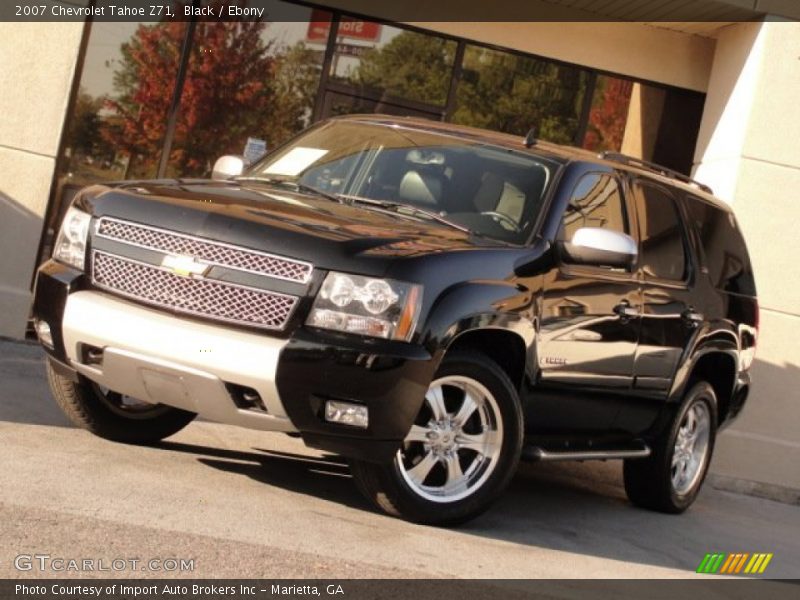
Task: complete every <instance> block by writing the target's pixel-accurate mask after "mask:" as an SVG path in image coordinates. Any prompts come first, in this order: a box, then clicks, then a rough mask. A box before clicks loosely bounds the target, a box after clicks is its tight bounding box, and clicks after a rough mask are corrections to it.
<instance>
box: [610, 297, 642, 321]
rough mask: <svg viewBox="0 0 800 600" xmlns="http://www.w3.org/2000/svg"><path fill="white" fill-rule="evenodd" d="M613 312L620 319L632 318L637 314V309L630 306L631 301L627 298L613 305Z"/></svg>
mask: <svg viewBox="0 0 800 600" xmlns="http://www.w3.org/2000/svg"><path fill="white" fill-rule="evenodd" d="M614 313H615V314H616V315H617V316H619V318H620V319H632V318H633V317H638V316H639V311H638V310H636V308H634V307H633V306H631V303H630V302H628V301H627V300H623V301H622V302H620V303H619V304H617V305H616V306H615V307H614Z"/></svg>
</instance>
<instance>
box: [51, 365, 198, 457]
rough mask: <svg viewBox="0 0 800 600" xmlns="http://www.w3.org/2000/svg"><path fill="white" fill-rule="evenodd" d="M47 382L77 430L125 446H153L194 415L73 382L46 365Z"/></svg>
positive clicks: (81, 381) (89, 383)
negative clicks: (84, 430) (88, 432)
mask: <svg viewBox="0 0 800 600" xmlns="http://www.w3.org/2000/svg"><path fill="white" fill-rule="evenodd" d="M47 380H48V383H49V384H50V390H51V392H52V393H53V396H54V397H55V399H56V402H57V403H58V405H59V407H61V410H62V411H64V414H65V415H67V417H68V418H69V420H70V421H72V423H73V424H75V425H76V426H78V427H80V428H82V429H86V430H87V431H90V432H91V433H93V434H95V435H97V436H99V437H102V438H105V439H107V440H112V441H114V442H123V443H125V444H154V443H155V442H158V441H160V440H163V439H164V438H167V437H169V436H171V435H173V434H175V433H178V432H179V431H180V430H181V429H183V428H184V427H186V426H187V425H188V424H189V423H191V422H192V420H193V419H194V418H195V417H196V416H197V415H196V414H195V413H192V412H187V411H185V410H180V409H178V408H172V407H170V406H165V405H163V404H149V403H146V402H142V401H139V400H135V399H133V398H130V397H129V396H123V395H122V394H118V393H117V392H113V391H111V390H108V389H105V388H102V387H100V386H99V385H97V384H96V383H94V382H92V381H89V380H88V379H85V378H84V377H81V376H80V375H79V376H78V381H73V380H71V379H69V378H67V377H64V376H62V375H60V374H59V373H57V372H56V371H55V370H54V369H53V367H52V365H51V364H50V362H49V361H48V362H47Z"/></svg>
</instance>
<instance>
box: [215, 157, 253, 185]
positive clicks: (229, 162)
mask: <svg viewBox="0 0 800 600" xmlns="http://www.w3.org/2000/svg"><path fill="white" fill-rule="evenodd" d="M244 167H245V164H244V158H242V157H241V156H233V155H232V154H226V155H225V156H221V157H220V158H218V159H217V162H215V163H214V169H213V170H212V171H211V179H216V180H218V181H224V180H226V179H231V178H232V177H237V176H238V175H241V174H242V173H243V172H244Z"/></svg>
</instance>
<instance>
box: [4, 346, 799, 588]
mask: <svg viewBox="0 0 800 600" xmlns="http://www.w3.org/2000/svg"><path fill="white" fill-rule="evenodd" d="M0 381H2V385H0V539H2V540H3V543H2V545H0V577H16V576H48V577H55V576H59V575H61V574H59V573H46V574H44V573H38V572H36V571H35V570H33V571H28V572H19V571H17V570H16V569H15V568H14V564H13V561H14V558H15V557H16V556H18V555H20V554H34V553H46V554H49V555H51V556H54V557H59V556H60V557H65V558H79V557H80V558H85V557H88V558H98V559H99V558H104V559H106V560H107V561H110V560H112V559H114V558H118V557H123V558H128V557H130V558H134V557H135V558H139V559H148V558H161V559H165V558H189V559H194V561H195V570H194V571H193V572H187V573H183V574H181V575H183V576H187V577H188V576H192V577H278V576H282V577H492V578H529V577H545V578H569V577H609V578H611V577H614V578H617V577H618V578H628V577H659V578H662V577H663V578H671V577H687V576H694V573H693V571H694V569H695V568H696V567H697V565H698V564H699V562H700V560H701V559H702V558H703V556H704V554H705V553H706V552H772V553H774V555H775V556H774V558H773V561H772V563H771V564H770V566H769V569H768V571H767V573H766V575H768V576H771V577H792V578H798V577H800V507H799V506H792V505H787V504H781V503H777V502H772V501H769V500H764V499H759V498H753V497H749V496H742V495H737V494H733V493H729V492H723V491H719V490H715V489H712V488H711V487H709V486H706V489H705V490H704V492H703V493H702V495H701V497H700V498H699V500H698V502H697V503H696V504H695V506H694V507H693V508H692V509H690V510H689V511H688V512H687V513H686V514H684V515H682V516H670V515H661V514H655V513H650V512H647V511H643V510H639V509H636V508H633V507H632V506H631V505H630V504H628V503H627V501H626V499H625V495H624V491H623V490H622V487H621V468H620V465H619V464H617V463H598V462H590V463H583V464H581V463H577V464H569V463H563V464H553V465H541V464H540V465H533V464H526V465H523V466H522V468H521V469H520V472H519V473H518V475H517V476H516V478H515V479H514V482H513V484H512V486H511V489H510V490H509V491H508V492H507V493H506V494H505V496H504V497H503V498H502V500H501V501H500V502H499V503H498V504H497V505H496V506H495V507H494V508H493V509H492V510H491V511H490V512H489V513H487V514H486V515H484V516H483V517H481V518H479V519H478V520H476V521H474V522H473V523H470V524H469V525H467V526H464V527H462V528H459V529H455V530H440V529H434V528H429V527H421V526H417V525H412V524H409V523H405V522H402V521H399V520H396V519H392V518H389V517H386V516H384V515H382V514H379V513H377V512H375V511H373V510H372V509H371V508H370V506H369V505H368V504H367V502H366V501H364V500H363V499H362V498H361V496H360V495H359V494H358V492H357V490H356V489H355V486H354V485H353V482H352V480H351V478H350V475H349V472H348V469H347V466H346V465H345V464H344V462H343V461H341V460H339V459H338V458H337V457H334V456H330V455H324V454H322V453H319V452H316V451H312V450H309V449H307V448H305V447H304V445H303V444H302V442H301V441H299V440H296V439H292V438H289V437H287V436H285V435H281V434H263V433H258V432H253V431H247V430H243V429H238V428H235V427H230V426H224V425H218V424H214V423H209V422H196V423H193V424H192V425H190V426H189V427H188V428H187V429H185V430H184V431H183V432H181V433H179V434H178V435H176V436H174V437H173V438H171V439H170V440H168V441H166V442H164V443H162V444H161V445H160V446H159V447H155V448H141V447H131V446H122V445H117V444H113V443H109V442H106V441H104V440H101V439H98V438H95V437H93V436H91V435H90V434H88V433H86V432H84V431H81V430H78V429H75V428H73V427H71V426H69V424H68V423H67V422H66V420H65V419H64V418H63V417H62V416H61V414H60V412H59V411H58V409H57V407H56V406H55V404H54V402H53V401H52V400H51V398H50V395H49V392H48V390H47V386H46V383H45V381H44V377H43V364H42V354H41V352H40V351H39V349H38V348H37V347H35V346H32V345H27V344H19V343H10V342H3V341H0ZM67 575H71V574H69V573H68V574H67ZM103 575H108V574H106V573H104V574H103ZM119 575H121V576H128V577H130V576H148V575H152V576H163V575H164V573H152V572H141V573H139V572H131V571H123V572H121V573H119Z"/></svg>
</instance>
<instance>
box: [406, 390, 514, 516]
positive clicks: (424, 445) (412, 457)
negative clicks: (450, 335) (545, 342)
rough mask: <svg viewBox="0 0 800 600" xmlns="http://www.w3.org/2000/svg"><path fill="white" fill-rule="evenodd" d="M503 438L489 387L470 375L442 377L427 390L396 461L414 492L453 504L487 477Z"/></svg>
mask: <svg viewBox="0 0 800 600" xmlns="http://www.w3.org/2000/svg"><path fill="white" fill-rule="evenodd" d="M502 442H503V423H502V421H501V418H500V408H499V406H498V404H497V401H496V400H495V398H494V396H493V395H492V394H491V393H490V392H489V390H487V389H486V388H485V387H484V386H483V385H481V384H480V383H478V382H477V381H475V380H474V379H471V378H469V377H463V376H449V377H442V378H441V379H437V380H436V381H434V382H433V383H432V384H431V386H430V387H429V388H428V392H427V393H426V394H425V402H424V404H423V407H422V410H421V411H420V414H419V416H418V417H417V420H416V422H415V424H414V425H413V426H412V427H411V431H410V432H409V433H408V435H407V436H406V438H405V441H404V444H403V448H401V449H400V451H398V453H397V457H396V459H395V460H396V463H397V467H398V468H399V470H400V473H401V474H402V476H403V479H404V480H405V482H406V483H407V484H408V486H409V487H410V488H411V490H412V491H413V492H414V493H415V494H417V495H418V496H421V497H422V498H425V499H426V500H430V501H433V502H442V503H446V502H456V501H458V500H462V499H464V498H466V497H467V496H470V495H472V494H473V493H475V492H476V491H478V490H479V489H480V488H481V487H482V486H483V484H484V483H485V482H486V481H487V479H489V477H490V476H491V474H492V473H493V472H494V470H495V468H496V467H497V464H498V461H499V458H500V450H501V447H502Z"/></svg>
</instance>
